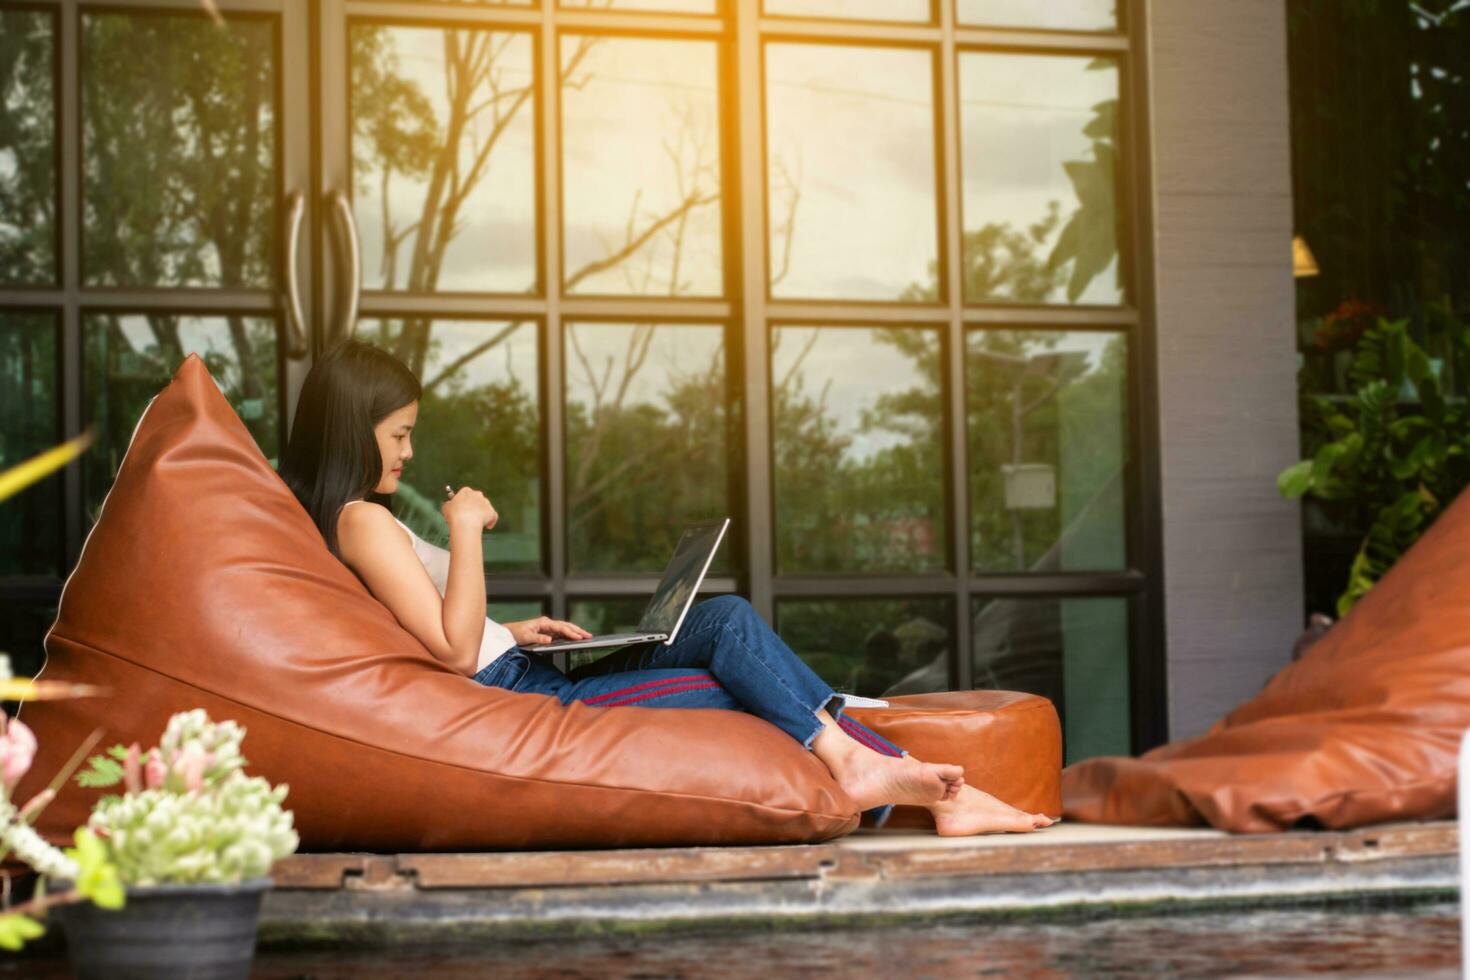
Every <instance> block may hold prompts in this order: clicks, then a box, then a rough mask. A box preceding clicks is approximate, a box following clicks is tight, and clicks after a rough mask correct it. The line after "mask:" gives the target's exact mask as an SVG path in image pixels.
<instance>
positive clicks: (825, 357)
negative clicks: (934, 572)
mask: <svg viewBox="0 0 1470 980" xmlns="http://www.w3.org/2000/svg"><path fill="white" fill-rule="evenodd" d="M879 364H881V365H882V366H883V367H882V370H881V371H877V370H875V365H879ZM940 367H941V364H940V344H939V334H938V331H936V330H932V329H928V328H917V327H806V326H778V327H776V328H775V329H773V330H772V332H771V376H772V382H771V384H772V427H773V430H774V434H775V446H774V455H775V459H774V461H773V465H774V470H775V489H776V561H777V567H778V569H779V571H781V572H782V573H787V574H789V573H793V572H867V571H880V570H889V571H920V570H928V569H938V568H942V567H944V564H945V556H946V547H945V519H944V459H943V445H944V440H943V438H942V433H943V411H942V408H941V404H940V392H941V390H942V388H941V385H940V382H939V371H940Z"/></svg>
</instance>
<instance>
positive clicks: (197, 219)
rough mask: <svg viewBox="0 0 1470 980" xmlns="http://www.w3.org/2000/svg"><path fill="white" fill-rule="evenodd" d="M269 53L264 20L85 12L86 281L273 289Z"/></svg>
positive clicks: (275, 191)
mask: <svg viewBox="0 0 1470 980" xmlns="http://www.w3.org/2000/svg"><path fill="white" fill-rule="evenodd" d="M275 50H276V32H275V22H274V20H273V19H267V18H261V17H233V16H232V17H229V18H227V19H226V20H225V21H224V27H222V28H221V27H216V26H215V25H214V23H213V22H212V21H211V19H210V18H208V17H206V16H203V15H202V14H200V15H197V16H195V15H165V14H127V13H84V14H83V15H82V205H83V207H82V218H83V223H84V228H83V232H84V234H83V237H82V270H83V278H84V280H85V282H87V283H88V284H90V285H98V286H101V285H109V286H110V285H123V286H128V285H140V286H141V285H168V286H223V287H238V286H264V285H268V284H269V283H270V282H271V280H272V278H273V273H272V256H273V254H274V243H275V227H276V201H277V199H278V197H279V180H278V175H277V173H276V162H275V161H276V115H277V107H276V104H275V91H276V63H275ZM143 66H146V70H143Z"/></svg>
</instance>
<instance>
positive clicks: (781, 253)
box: [765, 43, 939, 302]
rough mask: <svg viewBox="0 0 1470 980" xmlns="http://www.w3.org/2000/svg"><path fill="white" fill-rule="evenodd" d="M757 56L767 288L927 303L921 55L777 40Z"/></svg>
mask: <svg viewBox="0 0 1470 980" xmlns="http://www.w3.org/2000/svg"><path fill="white" fill-rule="evenodd" d="M765 56H766V117H767V134H766V135H767V139H766V153H767V157H766V168H767V170H766V194H767V209H768V217H767V224H768V227H769V229H770V231H769V238H768V249H767V251H768V263H769V274H770V290H771V295H772V296H775V297H779V298H812V299H847V300H889V301H892V300H902V301H908V302H932V301H933V300H935V299H936V298H937V297H938V295H939V293H938V279H937V275H938V271H937V270H938V261H937V256H938V254H939V252H938V223H937V219H936V217H935V207H936V196H935V185H934V181H935V176H934V174H935V164H934V160H935V155H934V154H935V150H934V61H933V58H932V56H931V55H930V53H929V52H928V51H925V50H920V49H907V48H878V47H848V46H841V45H833V44H786V43H779V44H768V45H767V46H766V49H765Z"/></svg>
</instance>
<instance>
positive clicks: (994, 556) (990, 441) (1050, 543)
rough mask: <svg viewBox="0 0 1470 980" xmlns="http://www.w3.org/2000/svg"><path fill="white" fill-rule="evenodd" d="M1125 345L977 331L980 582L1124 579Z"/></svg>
mask: <svg viewBox="0 0 1470 980" xmlns="http://www.w3.org/2000/svg"><path fill="white" fill-rule="evenodd" d="M1127 355H1128V349H1127V345H1126V340H1125V338H1124V337H1123V335H1121V334H1113V333H1101V332H1098V333H1087V332H1080V331H1079V332H1071V333H1062V332H1044V331H1015V330H972V331H971V332H970V333H969V336H968V339H967V350H966V355H965V360H966V384H965V389H966V401H967V410H966V414H967V418H968V422H967V426H968V428H967V434H968V439H969V443H968V444H969V447H970V448H969V458H970V481H969V483H970V521H971V523H970V556H971V560H972V562H973V565H974V568H975V570H976V571H982V572H1010V571H1024V572H1043V571H1080V570H1088V571H1098V570H1110V569H1118V568H1123V567H1124V566H1125V565H1126V562H1127V554H1126V548H1125V543H1126V542H1125V534H1124V530H1125V526H1124V514H1125V493H1124V491H1125V475H1124V468H1125V464H1126V460H1127V454H1128V448H1127V394H1126V393H1127V363H1128V356H1127Z"/></svg>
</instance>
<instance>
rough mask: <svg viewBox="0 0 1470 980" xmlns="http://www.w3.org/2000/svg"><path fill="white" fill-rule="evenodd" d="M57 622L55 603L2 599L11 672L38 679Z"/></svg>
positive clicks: (0, 620) (0, 627) (0, 642)
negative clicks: (47, 634)
mask: <svg viewBox="0 0 1470 980" xmlns="http://www.w3.org/2000/svg"><path fill="white" fill-rule="evenodd" d="M9 502H10V501H6V503H9ZM54 622H56V604H55V603H52V602H47V601H45V600H35V599H0V653H6V654H9V655H10V669H11V670H12V671H13V672H14V673H15V675H16V676H17V677H34V676H36V673H37V672H38V671H39V670H40V669H41V665H42V664H44V663H45V662H46V653H45V649H44V646H43V642H42V641H44V640H45V639H46V633H47V631H48V630H50V629H51V624H52V623H54Z"/></svg>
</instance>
